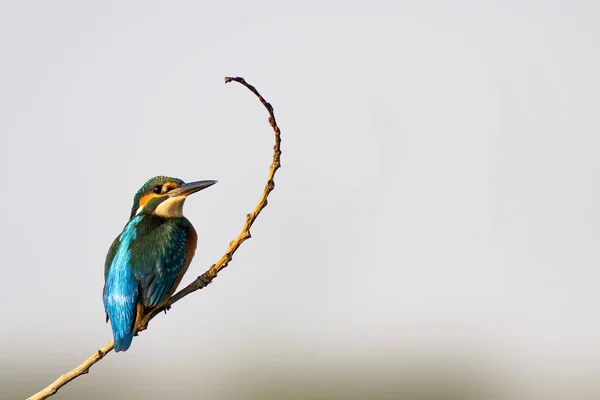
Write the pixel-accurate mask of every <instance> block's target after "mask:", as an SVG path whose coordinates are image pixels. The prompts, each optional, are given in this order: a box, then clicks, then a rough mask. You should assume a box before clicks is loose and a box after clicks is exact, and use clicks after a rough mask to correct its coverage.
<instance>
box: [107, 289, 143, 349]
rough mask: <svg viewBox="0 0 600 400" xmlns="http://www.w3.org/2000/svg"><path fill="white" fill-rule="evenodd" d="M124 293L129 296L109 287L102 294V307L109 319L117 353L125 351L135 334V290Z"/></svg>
mask: <svg viewBox="0 0 600 400" xmlns="http://www.w3.org/2000/svg"><path fill="white" fill-rule="evenodd" d="M106 289H109V290H106ZM132 292H133V293H132ZM126 293H130V294H129V295H127V294H124V293H119V290H114V291H113V290H110V287H108V288H105V293H104V307H105V309H106V314H107V315H108V317H109V319H110V325H111V327H112V331H113V338H114V345H115V351H117V352H118V351H125V350H127V349H128V348H129V346H131V341H132V340H133V335H134V334H135V320H136V317H137V300H138V299H137V290H135V291H126Z"/></svg>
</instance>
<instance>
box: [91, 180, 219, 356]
mask: <svg viewBox="0 0 600 400" xmlns="http://www.w3.org/2000/svg"><path fill="white" fill-rule="evenodd" d="M215 183H217V181H199V182H191V183H184V182H183V181H182V180H181V179H177V178H170V177H167V176H157V177H154V178H152V179H150V180H149V181H148V182H146V183H145V184H144V186H142V187H141V189H140V190H138V192H137V193H136V194H135V197H134V198H133V207H132V209H131V216H130V219H129V222H127V225H125V228H124V229H123V232H122V233H121V234H120V235H119V236H118V237H117V238H116V239H115V240H114V242H113V244H112V246H111V247H110V249H109V250H108V254H107V255H106V262H105V264H104V290H103V293H102V297H103V300H104V310H105V311H106V321H107V322H108V320H110V323H111V326H112V331H113V337H114V346H115V351H125V350H127V349H128V348H129V346H130V345H131V341H132V340H133V336H134V334H135V330H136V327H137V324H138V322H139V320H140V319H141V318H142V316H143V315H144V314H145V313H146V312H147V311H149V310H151V309H153V308H155V307H160V306H162V305H164V303H165V302H166V301H167V300H168V299H169V297H171V295H172V294H173V292H174V291H175V289H176V288H177V286H178V285H179V282H180V281H181V278H182V277H183V275H184V274H185V272H186V270H187V268H188V266H189V265H190V262H191V261H192V257H194V252H195V250H196V241H197V235H196V231H195V230H194V227H193V226H192V224H191V223H190V221H188V220H187V218H185V217H184V216H183V203H184V201H185V199H186V197H187V196H189V195H190V194H192V193H196V192H198V191H200V190H202V189H205V188H207V187H209V186H211V185H214V184H215Z"/></svg>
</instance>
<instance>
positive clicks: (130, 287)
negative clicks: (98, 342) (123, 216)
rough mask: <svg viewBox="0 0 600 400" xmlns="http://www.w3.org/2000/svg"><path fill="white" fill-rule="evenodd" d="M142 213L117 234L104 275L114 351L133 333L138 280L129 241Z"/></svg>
mask: <svg viewBox="0 0 600 400" xmlns="http://www.w3.org/2000/svg"><path fill="white" fill-rule="evenodd" d="M141 219H142V217H141V216H139V217H135V218H133V219H132V220H131V221H129V223H128V224H127V226H125V229H124V230H123V233H122V234H121V235H120V236H119V238H118V240H119V243H118V248H117V252H116V254H115V256H114V258H113V259H112V261H111V263H110V266H109V268H108V270H107V274H106V276H105V277H104V279H105V281H106V284H105V287H104V293H103V296H102V297H103V300H104V308H105V310H106V314H107V315H109V316H110V324H111V327H112V330H113V336H114V344H115V351H125V350H127V349H128V348H129V346H130V345H131V341H132V340H133V335H134V324H135V319H136V308H137V303H138V295H139V290H138V282H137V281H136V279H135V275H134V273H133V271H132V269H131V249H130V247H131V244H132V242H133V241H134V240H135V238H136V236H137V235H136V229H135V228H136V225H137V223H138V222H139V221H140V220H141Z"/></svg>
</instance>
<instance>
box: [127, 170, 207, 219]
mask: <svg viewBox="0 0 600 400" xmlns="http://www.w3.org/2000/svg"><path fill="white" fill-rule="evenodd" d="M215 183H217V181H198V182H190V183H185V182H184V181H182V180H181V179H177V178H170V177H168V176H155V177H154V178H152V179H150V180H149V181H148V182H146V183H144V186H142V187H141V188H140V190H138V192H137V193H136V194H135V197H134V198H133V207H132V208H131V217H130V218H133V217H134V216H136V215H140V214H154V215H158V216H160V217H164V218H175V217H182V216H183V203H184V201H185V198H186V197H187V196H189V195H190V194H192V193H196V192H198V191H200V190H202V189H206V188H207V187H209V186H212V185H214V184H215Z"/></svg>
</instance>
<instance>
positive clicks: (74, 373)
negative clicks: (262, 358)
mask: <svg viewBox="0 0 600 400" xmlns="http://www.w3.org/2000/svg"><path fill="white" fill-rule="evenodd" d="M231 81H235V82H238V83H240V84H242V85H244V86H246V87H247V88H248V89H249V90H250V91H251V92H252V93H254V94H255V95H256V97H258V99H259V100H260V102H261V103H262V104H263V105H264V106H265V108H266V109H267V111H268V112H269V124H270V125H271V127H272V128H273V132H274V133H275V146H273V162H272V163H271V167H270V168H269V175H268V178H267V184H266V186H265V189H264V191H263V193H262V196H261V197H260V200H259V201H258V204H257V205H256V207H255V208H254V210H253V211H252V212H251V213H250V214H248V215H246V223H245V224H244V227H243V228H242V231H241V232H240V234H239V235H238V237H237V238H236V239H235V240H233V241H231V242H230V243H229V248H228V249H227V251H226V252H225V254H223V256H222V257H221V258H220V259H219V260H218V261H217V262H216V263H215V264H213V265H212V266H211V267H210V268H209V269H208V271H206V272H205V273H203V274H202V275H200V276H199V277H198V278H196V280H194V281H193V282H192V283H190V284H189V285H188V286H186V287H185V288H183V289H182V290H180V291H179V292H177V293H175V294H174V295H173V296H172V297H171V298H170V299H169V301H168V302H167V303H166V305H164V306H162V307H159V308H156V309H154V310H152V311H150V312H149V313H148V314H146V315H145V316H144V317H143V318H142V320H141V321H140V324H139V326H138V327H137V331H138V332H141V331H143V330H145V329H146V328H147V327H148V323H149V322H150V320H152V319H153V318H154V317H156V316H157V315H158V314H160V312H161V311H163V310H164V309H165V308H169V307H171V305H173V304H175V303H176V302H178V301H179V300H181V299H182V298H184V297H185V296H187V295H188V294H190V293H192V292H195V291H196V290H200V289H203V288H205V287H206V286H207V285H208V284H209V283H211V282H212V280H213V279H215V277H216V276H217V274H218V273H219V271H221V270H222V269H223V268H225V267H227V265H228V264H229V262H230V261H231V259H232V257H233V254H234V253H235V252H236V251H237V249H238V248H239V247H240V245H241V244H242V243H243V242H244V241H245V240H246V239H249V238H250V228H251V227H252V224H254V221H255V220H256V217H258V214H260V212H261V211H262V210H263V208H265V207H266V206H267V198H268V197H269V193H271V191H272V190H273V188H274V187H275V181H274V180H273V178H274V177H275V172H276V171H277V170H278V169H279V167H280V166H281V164H280V161H279V159H280V156H281V150H280V145H281V137H280V134H281V131H280V130H279V127H278V126H277V122H276V121H275V114H274V113H273V107H272V106H271V104H270V103H268V102H267V101H266V100H265V99H264V98H263V97H262V96H261V95H260V93H258V91H257V90H256V88H255V87H254V86H252V85H250V84H249V83H247V82H246V80H245V79H244V78H240V77H235V78H232V77H226V78H225V83H229V82H231ZM112 350H113V342H112V341H111V342H110V343H108V344H107V345H106V346H104V347H102V348H101V349H100V350H98V351H96V352H95V353H94V354H92V355H91V356H90V358H88V359H87V360H85V361H84V362H83V363H81V364H80V365H79V366H78V367H76V368H74V369H73V370H71V371H69V372H67V373H66V374H63V375H61V376H60V377H59V378H58V379H57V380H55V381H54V382H52V383H51V384H50V385H48V386H47V387H46V388H45V389H43V390H41V391H40V392H38V393H36V394H34V395H33V396H31V397H29V398H28V399H27V400H41V399H46V398H48V397H50V396H52V395H53V394H55V393H56V392H57V391H58V389H60V388H61V387H63V386H64V385H66V384H67V383H69V382H71V381H72V380H73V379H75V378H77V377H79V376H81V375H84V374H87V373H88V372H89V370H90V367H92V366H93V365H94V364H96V363H97V362H98V361H100V360H102V359H103V358H104V356H105V355H106V354H108V353H110V352H111V351H112Z"/></svg>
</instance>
